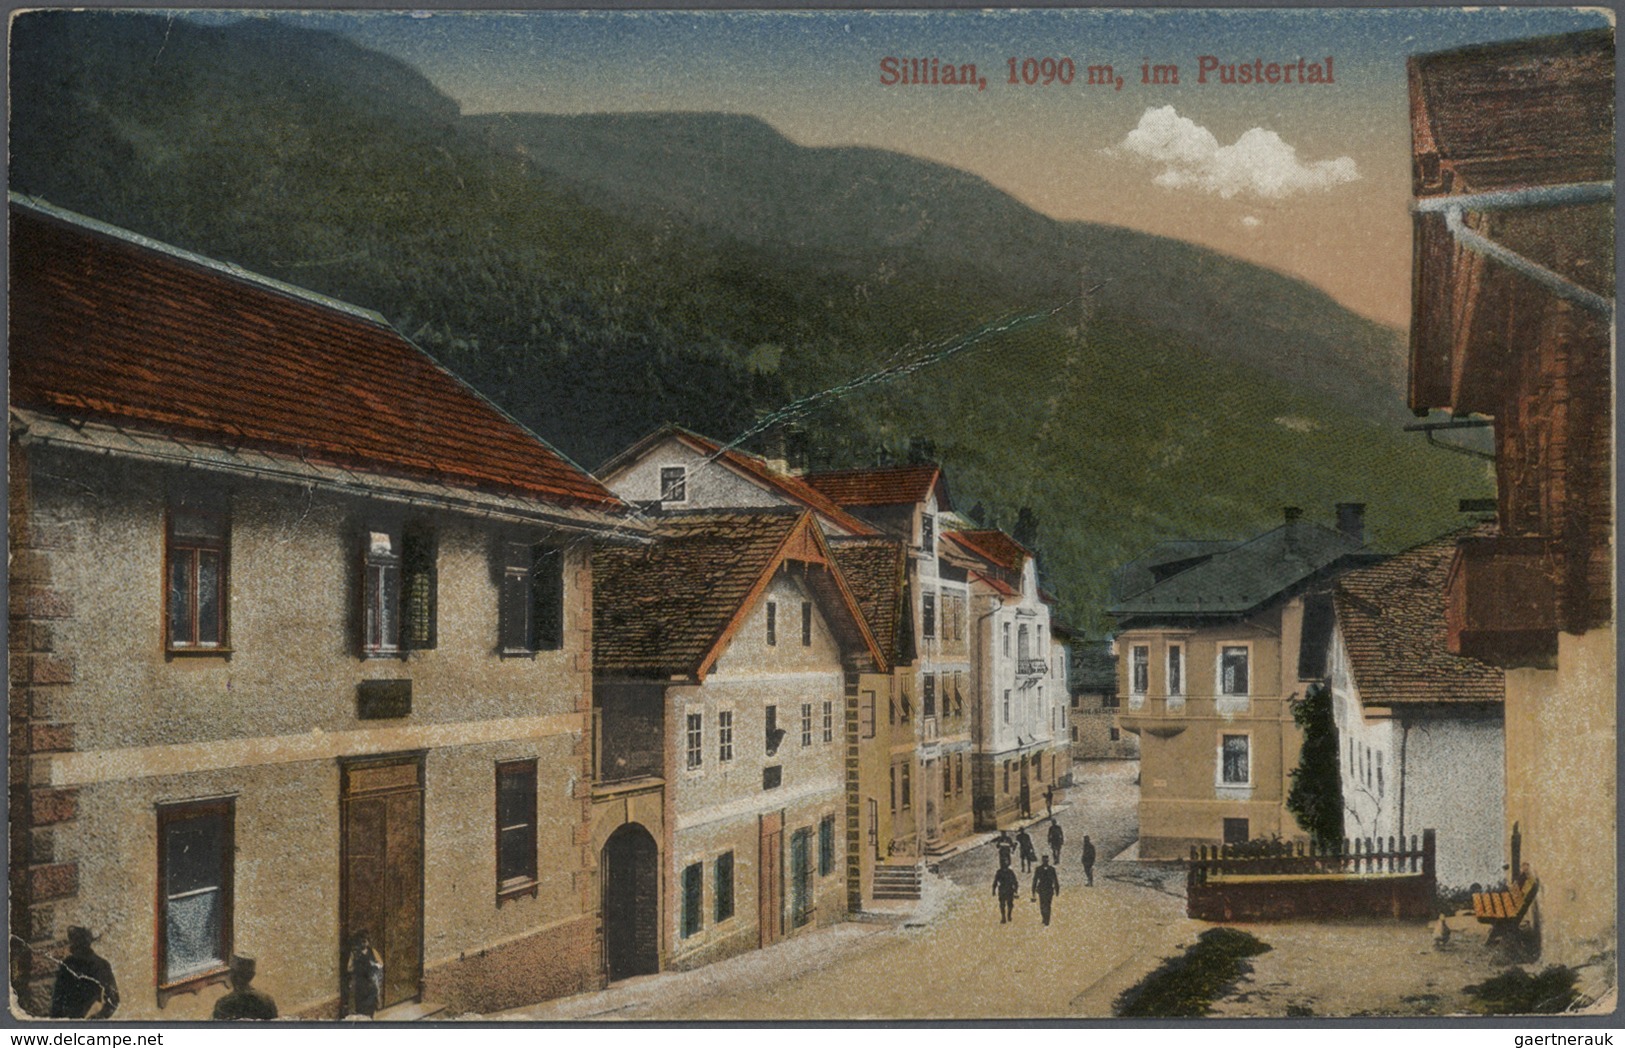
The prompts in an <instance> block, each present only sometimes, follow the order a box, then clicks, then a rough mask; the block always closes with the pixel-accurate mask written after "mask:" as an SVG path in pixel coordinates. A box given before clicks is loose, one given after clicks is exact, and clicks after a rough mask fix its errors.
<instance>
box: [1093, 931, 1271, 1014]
mask: <svg viewBox="0 0 1625 1048" xmlns="http://www.w3.org/2000/svg"><path fill="white" fill-rule="evenodd" d="M1269 948H1270V946H1269V944H1268V943H1266V942H1261V941H1260V940H1258V939H1256V938H1254V937H1253V936H1251V935H1248V934H1247V933H1246V932H1243V931H1237V930H1236V929H1234V928H1210V929H1208V930H1207V931H1205V932H1203V933H1202V934H1201V935H1200V936H1198V937H1197V940H1196V944H1195V945H1194V946H1190V947H1187V948H1186V950H1185V952H1184V953H1182V954H1180V955H1179V956H1178V957H1170V958H1168V959H1167V960H1166V961H1163V962H1162V964H1161V965H1159V966H1158V967H1157V970H1156V971H1154V972H1152V973H1151V974H1150V975H1147V976H1146V977H1145V978H1144V979H1141V980H1140V981H1139V982H1138V983H1137V984H1135V985H1134V986H1132V987H1130V988H1129V989H1127V990H1124V991H1123V993H1122V994H1121V995H1119V996H1118V998H1117V1001H1116V1003H1115V1004H1114V1006H1113V1009H1112V1010H1113V1013H1114V1014H1116V1015H1118V1016H1120V1017H1125V1018H1138V1019H1161V1018H1188V1017H1192V1016H1199V1015H1206V1014H1207V1013H1208V1007H1209V1006H1210V1005H1211V1004H1212V1003H1213V1002H1214V1001H1215V1000H1217V999H1218V998H1219V997H1220V996H1222V995H1223V994H1224V992H1225V991H1226V990H1227V989H1228V988H1229V987H1230V986H1232V985H1234V984H1235V981H1236V980H1237V979H1238V978H1240V977H1241V976H1242V975H1243V974H1245V973H1246V972H1247V971H1248V970H1249V968H1248V965H1247V962H1246V960H1245V958H1248V957H1253V956H1256V955H1257V954H1261V953H1264V952H1265V951H1266V950H1268V949H1269Z"/></svg>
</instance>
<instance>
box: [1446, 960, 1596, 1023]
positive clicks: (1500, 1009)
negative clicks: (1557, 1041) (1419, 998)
mask: <svg viewBox="0 0 1625 1048" xmlns="http://www.w3.org/2000/svg"><path fill="white" fill-rule="evenodd" d="M1576 978H1577V977H1576V975H1575V972H1574V969H1572V968H1565V967H1563V966H1562V965H1560V964H1554V965H1552V966H1551V967H1549V968H1547V969H1545V970H1544V971H1542V972H1541V973H1540V974H1539V975H1530V974H1529V973H1528V972H1526V971H1524V970H1523V969H1522V968H1508V969H1507V970H1506V971H1504V972H1502V973H1501V974H1500V975H1497V976H1495V977H1494V978H1492V979H1486V980H1485V981H1484V982H1481V983H1477V984H1475V985H1472V986H1467V987H1464V988H1463V989H1464V992H1466V993H1469V994H1471V995H1472V996H1473V997H1475V998H1477V1001H1476V1002H1475V1003H1474V1004H1472V1005H1469V1007H1470V1008H1472V1009H1473V1011H1475V1012H1478V1013H1480V1014H1482V1015H1551V1014H1554V1013H1556V1012H1566V1011H1568V1010H1569V1009H1571V1008H1573V1007H1574V1006H1576V1005H1578V1004H1583V1003H1587V1002H1586V1000H1585V998H1584V996H1583V995H1582V994H1580V992H1579V991H1577V990H1576V989H1575V988H1574V983H1575V980H1576Z"/></svg>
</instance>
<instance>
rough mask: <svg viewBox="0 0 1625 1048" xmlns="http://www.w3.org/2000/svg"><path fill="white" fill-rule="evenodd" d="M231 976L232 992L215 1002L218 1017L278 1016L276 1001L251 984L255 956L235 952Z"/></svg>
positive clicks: (262, 1017)
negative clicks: (239, 954)
mask: <svg viewBox="0 0 1625 1048" xmlns="http://www.w3.org/2000/svg"><path fill="white" fill-rule="evenodd" d="M229 978H230V979H231V992H230V993H228V994H226V995H225V996H224V997H222V998H220V999H219V1000H218V1001H216V1002H214V1017H215V1018H216V1019H275V1018H276V1001H274V1000H272V999H271V995H270V994H268V993H266V992H265V991H264V990H256V989H254V987H252V986H250V985H249V983H251V982H253V981H254V958H252V957H240V956H237V955H236V954H233V955H232V958H231V975H230V976H229Z"/></svg>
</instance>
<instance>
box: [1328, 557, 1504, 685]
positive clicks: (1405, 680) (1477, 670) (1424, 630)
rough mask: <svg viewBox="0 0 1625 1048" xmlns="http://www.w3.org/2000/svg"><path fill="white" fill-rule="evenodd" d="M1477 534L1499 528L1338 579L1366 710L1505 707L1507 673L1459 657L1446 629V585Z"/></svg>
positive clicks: (1342, 627)
mask: <svg viewBox="0 0 1625 1048" xmlns="http://www.w3.org/2000/svg"><path fill="white" fill-rule="evenodd" d="M1475 534H1494V528H1493V526H1483V525H1480V526H1477V527H1472V528H1463V529H1460V530H1458V531H1453V532H1451V533H1450V534H1448V535H1441V536H1440V537H1438V538H1436V539H1433V540H1431V541H1428V542H1424V543H1422V544H1421V545H1419V546H1414V547H1412V548H1411V549H1408V550H1406V551H1405V552H1403V553H1399V554H1396V555H1395V556H1393V557H1390V558H1388V559H1387V560H1385V561H1382V562H1381V563H1379V564H1374V565H1371V566H1370V567H1365V568H1359V569H1356V570H1354V571H1351V572H1349V573H1348V574H1346V575H1344V576H1343V577H1342V578H1340V579H1339V580H1338V582H1337V587H1336V589H1335V590H1334V591H1333V595H1334V601H1335V604H1336V608H1337V628H1338V630H1339V632H1340V633H1341V634H1342V637H1343V646H1344V648H1345V649H1346V650H1347V652H1348V658H1349V666H1350V669H1351V671H1352V673H1353V674H1354V683H1355V686H1356V687H1357V688H1358V689H1359V692H1360V701H1361V702H1362V703H1364V704H1365V705H1367V706H1393V705H1402V704H1408V703H1440V704H1451V703H1500V702H1503V701H1505V698H1506V685H1505V675H1504V674H1503V673H1502V671H1501V670H1500V669H1498V668H1496V667H1494V666H1491V665H1489V664H1487V663H1483V662H1479V661H1478V660H1476V659H1470V658H1465V657H1463V656H1460V655H1452V654H1451V653H1450V647H1449V641H1448V638H1447V631H1446V629H1445V614H1444V611H1445V579H1446V577H1447V576H1448V575H1449V573H1450V564H1451V561H1452V559H1453V558H1454V557H1455V554H1456V542H1457V540H1458V539H1461V538H1463V537H1466V536H1468V535H1475Z"/></svg>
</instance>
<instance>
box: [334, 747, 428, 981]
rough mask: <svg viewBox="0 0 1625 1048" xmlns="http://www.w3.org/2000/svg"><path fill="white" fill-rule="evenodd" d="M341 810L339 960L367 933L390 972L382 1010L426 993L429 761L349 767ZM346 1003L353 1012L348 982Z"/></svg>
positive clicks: (388, 760)
mask: <svg viewBox="0 0 1625 1048" xmlns="http://www.w3.org/2000/svg"><path fill="white" fill-rule="evenodd" d="M340 789H341V796H340V808H341V813H342V830H341V833H342V839H341V841H340V855H341V858H340V861H341V863H342V866H343V872H342V878H343V880H342V884H341V886H340V901H339V907H340V910H341V919H340V922H339V924H340V928H339V933H340V934H339V956H340V958H341V959H342V958H344V957H346V956H347V955H348V953H349V946H350V944H351V943H352V942H354V940H355V937H356V935H357V934H359V933H361V932H365V933H366V934H367V938H368V940H369V941H370V942H371V943H372V948H373V950H375V951H376V952H377V954H378V957H379V959H380V960H381V961H382V962H383V965H384V985H383V991H382V993H381V994H380V995H379V1000H378V1007H379V1008H380V1009H383V1008H388V1007H389V1006H390V1005H394V1004H400V1003H401V1002H402V1001H410V1000H416V999H420V998H421V997H422V994H423V757H422V755H421V754H412V755H408V756H405V757H401V756H393V757H384V758H371V759H367V760H360V761H350V762H346V763H345V764H344V766H343V768H342V774H341V785H340ZM343 970H344V966H343V963H342V961H341V963H340V966H339V971H340V979H341V982H342V983H343V984H344V985H343V989H342V997H343V1000H344V1001H345V1008H346V1010H347V1011H348V1009H349V1006H350V993H351V988H350V985H349V980H348V979H345V978H343Z"/></svg>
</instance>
